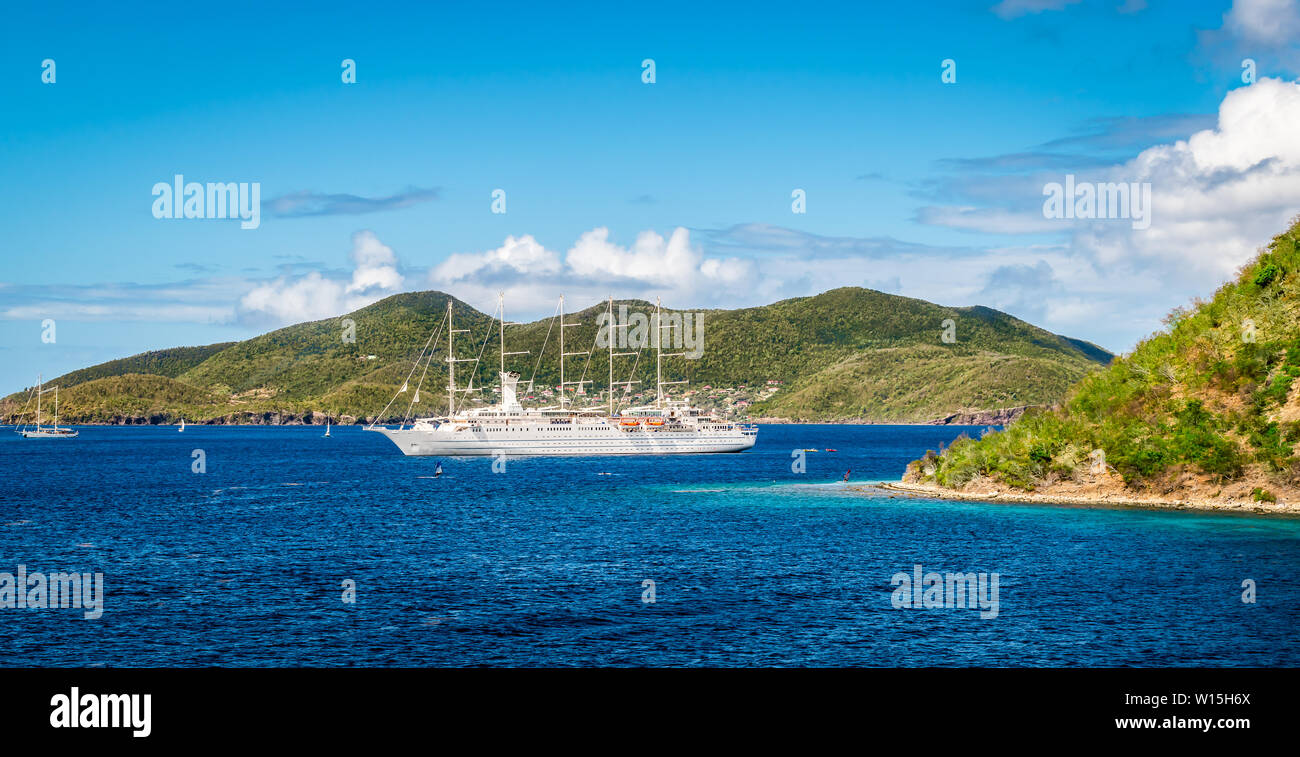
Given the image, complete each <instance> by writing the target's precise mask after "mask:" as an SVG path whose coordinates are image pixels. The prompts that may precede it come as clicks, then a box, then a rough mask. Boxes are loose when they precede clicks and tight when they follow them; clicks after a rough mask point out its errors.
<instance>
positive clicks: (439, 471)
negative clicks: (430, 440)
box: [433, 463, 442, 478]
mask: <svg viewBox="0 0 1300 757" xmlns="http://www.w3.org/2000/svg"><path fill="white" fill-rule="evenodd" d="M441 475H442V463H438V464H437V465H435V466H433V477H434V478H437V477H438V476H441Z"/></svg>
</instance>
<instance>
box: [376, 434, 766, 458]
mask: <svg viewBox="0 0 1300 757" xmlns="http://www.w3.org/2000/svg"><path fill="white" fill-rule="evenodd" d="M375 431H377V432H379V433H381V434H383V435H384V436H386V437H388V440H389V441H391V442H392V443H393V444H394V445H396V446H397V448H398V449H399V450H401V451H402V454H403V455H412V456H426V455H438V456H441V457H462V456H464V457H487V456H492V455H498V454H503V455H507V456H512V457H524V456H533V455H563V456H583V457H585V456H589V455H688V454H715V453H726V452H744V451H745V450H748V449H750V448H751V447H753V446H754V442H755V439H756V435H755V433H754V432H736V433H727V434H701V433H693V432H661V431H640V430H638V431H623V430H621V429H609V430H602V431H593V432H587V433H583V432H581V431H575V432H571V433H563V432H561V433H559V434H557V436H559V437H562V438H555V439H537V438H529V437H526V436H523V435H520V436H518V437H514V438H512V436H511V435H508V434H498V433H484V432H474V431H468V432H462V433H446V432H442V431H439V430H436V429H435V430H432V431H426V430H420V429H401V430H396V429H386V428H377V429H375Z"/></svg>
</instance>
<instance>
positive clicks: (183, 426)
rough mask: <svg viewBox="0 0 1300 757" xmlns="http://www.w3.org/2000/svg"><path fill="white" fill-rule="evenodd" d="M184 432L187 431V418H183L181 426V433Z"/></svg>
mask: <svg viewBox="0 0 1300 757" xmlns="http://www.w3.org/2000/svg"><path fill="white" fill-rule="evenodd" d="M184 432H185V419H184V418H181V427H180V429H179V433H184Z"/></svg>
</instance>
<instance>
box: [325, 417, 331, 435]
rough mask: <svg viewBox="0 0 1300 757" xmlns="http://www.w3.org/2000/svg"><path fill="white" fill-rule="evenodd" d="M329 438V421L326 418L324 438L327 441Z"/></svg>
mask: <svg viewBox="0 0 1300 757" xmlns="http://www.w3.org/2000/svg"><path fill="white" fill-rule="evenodd" d="M329 436H330V419H329V418H328V417H326V418H325V438H326V439H328V438H329Z"/></svg>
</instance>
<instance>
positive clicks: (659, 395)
mask: <svg viewBox="0 0 1300 757" xmlns="http://www.w3.org/2000/svg"><path fill="white" fill-rule="evenodd" d="M664 328H665V327H664V325H663V304H662V303H661V302H660V301H659V298H658V297H656V298H655V336H654V339H655V387H656V392H655V407H656V408H659V409H663V402H664V386H665V385H667V384H685V383H686V382H685V381H664V377H663V361H664V358H666V357H682V356H684V355H685V354H686V353H685V352H669V353H668V354H666V355H665V354H664V332H663V330H664ZM667 328H668V329H672V328H673V325H672V324H671V323H670V324H668V326H667ZM677 328H679V329H680V328H681V326H680V325H679V326H678V327H677Z"/></svg>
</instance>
